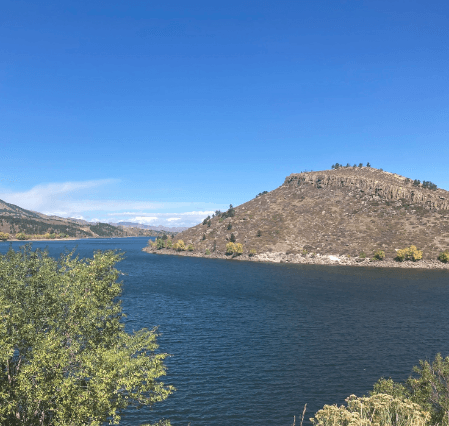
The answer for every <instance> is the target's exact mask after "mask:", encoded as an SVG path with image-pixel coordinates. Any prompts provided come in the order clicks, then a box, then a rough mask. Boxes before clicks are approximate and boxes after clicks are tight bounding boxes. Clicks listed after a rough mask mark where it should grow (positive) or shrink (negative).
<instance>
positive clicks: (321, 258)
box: [142, 246, 449, 270]
mask: <svg viewBox="0 0 449 426" xmlns="http://www.w3.org/2000/svg"><path fill="white" fill-rule="evenodd" d="M142 251H144V252H146V253H149V254H159V255H172V256H187V257H202V258H208V259H224V260H237V261H246V262H259V263H287V264H296V265H341V266H363V267H372V268H406V269H443V270H444V269H446V270H449V263H443V262H440V261H439V260H419V261H417V262H412V261H404V262H398V261H396V260H393V259H387V260H385V259H384V260H371V259H369V258H366V259H361V258H358V257H351V258H348V257H346V256H337V255H320V254H317V255H315V256H314V257H312V256H310V255H306V256H303V255H300V254H286V253H281V252H279V253H261V254H256V255H254V256H249V255H247V254H242V255H239V256H228V255H225V254H221V253H211V254H208V255H206V254H203V253H198V252H194V251H193V252H189V251H174V250H170V249H159V250H158V249H155V248H153V247H149V246H147V247H144V248H143V249H142Z"/></svg>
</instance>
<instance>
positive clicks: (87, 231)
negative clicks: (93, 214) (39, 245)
mask: <svg viewBox="0 0 449 426" xmlns="http://www.w3.org/2000/svg"><path fill="white" fill-rule="evenodd" d="M0 232H4V233H8V234H10V235H11V236H12V237H14V236H15V235H16V234H18V233H24V234H27V235H35V234H38V235H44V234H46V233H50V234H53V233H56V234H65V235H68V236H69V237H74V238H89V237H126V236H141V235H142V236H150V235H154V231H147V230H144V229H139V228H135V227H127V228H124V227H116V226H112V225H110V224H108V223H90V222H86V221H79V220H75V219H66V218H62V217H58V216H47V215H44V214H42V213H38V212H34V211H32V210H26V209H23V208H21V207H19V206H16V205H14V204H10V203H7V202H5V201H3V200H0ZM161 234H162V233H161Z"/></svg>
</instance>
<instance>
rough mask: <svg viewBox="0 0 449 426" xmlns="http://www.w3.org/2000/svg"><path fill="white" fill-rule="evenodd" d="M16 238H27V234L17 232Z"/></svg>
mask: <svg viewBox="0 0 449 426" xmlns="http://www.w3.org/2000/svg"><path fill="white" fill-rule="evenodd" d="M16 238H17V239H18V240H26V239H27V236H26V235H25V234H24V233H23V232H19V233H17V234H16Z"/></svg>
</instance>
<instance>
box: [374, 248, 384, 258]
mask: <svg viewBox="0 0 449 426" xmlns="http://www.w3.org/2000/svg"><path fill="white" fill-rule="evenodd" d="M374 259H376V260H383V259H385V252H384V251H383V250H377V251H376V252H375V253H374Z"/></svg>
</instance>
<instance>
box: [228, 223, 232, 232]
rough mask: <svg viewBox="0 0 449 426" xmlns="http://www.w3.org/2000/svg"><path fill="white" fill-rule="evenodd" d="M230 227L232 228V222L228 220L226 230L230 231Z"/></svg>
mask: <svg viewBox="0 0 449 426" xmlns="http://www.w3.org/2000/svg"><path fill="white" fill-rule="evenodd" d="M231 229H232V223H231V222H229V223H228V231H230V230H231Z"/></svg>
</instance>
